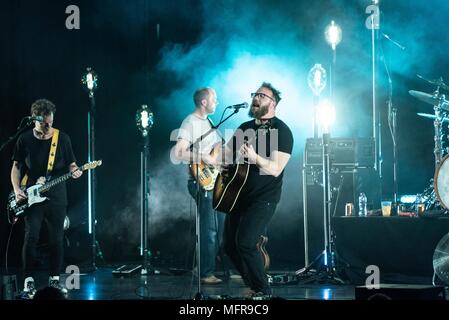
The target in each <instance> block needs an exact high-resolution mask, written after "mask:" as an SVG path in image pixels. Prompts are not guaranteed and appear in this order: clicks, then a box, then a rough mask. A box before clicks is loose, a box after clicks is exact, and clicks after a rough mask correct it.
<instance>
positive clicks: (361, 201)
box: [359, 192, 367, 217]
mask: <svg viewBox="0 0 449 320" xmlns="http://www.w3.org/2000/svg"><path fill="white" fill-rule="evenodd" d="M366 203H367V199H366V195H365V193H363V192H362V193H360V195H359V217H365V216H366V214H367V208H366Z"/></svg>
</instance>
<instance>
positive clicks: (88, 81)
mask: <svg viewBox="0 0 449 320" xmlns="http://www.w3.org/2000/svg"><path fill="white" fill-rule="evenodd" d="M86 71H87V73H86V74H85V75H84V76H83V77H82V78H81V83H82V84H83V85H84V86H85V87H86V89H87V91H89V95H90V96H92V95H93V92H94V91H95V89H97V85H98V77H97V73H96V72H95V71H94V70H92V68H90V67H89V68H87V69H86Z"/></svg>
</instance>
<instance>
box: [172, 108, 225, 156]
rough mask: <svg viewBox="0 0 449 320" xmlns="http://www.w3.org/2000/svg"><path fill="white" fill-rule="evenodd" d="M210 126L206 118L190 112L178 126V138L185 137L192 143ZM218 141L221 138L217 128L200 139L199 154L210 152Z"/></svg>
mask: <svg viewBox="0 0 449 320" xmlns="http://www.w3.org/2000/svg"><path fill="white" fill-rule="evenodd" d="M211 128H212V126H211V124H210V122H209V120H208V119H201V118H199V117H197V116H196V115H194V114H190V115H188V116H187V117H186V118H185V119H184V121H183V122H182V124H181V127H180V128H179V132H178V139H185V140H187V141H189V142H190V143H193V142H195V141H196V140H197V139H198V138H199V137H201V136H202V135H203V134H205V133H206V132H207V131H209V130H210V129H211ZM219 142H221V138H220V136H219V135H218V133H217V130H214V131H213V132H211V133H209V134H208V135H207V136H206V137H204V138H203V139H202V140H201V142H200V143H199V152H200V153H201V154H206V153H210V151H211V150H212V148H213V146H214V145H215V144H216V143H219ZM194 152H195V151H194Z"/></svg>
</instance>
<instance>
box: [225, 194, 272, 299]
mask: <svg viewBox="0 0 449 320" xmlns="http://www.w3.org/2000/svg"><path fill="white" fill-rule="evenodd" d="M275 210H276V203H274V202H266V201H256V202H253V203H251V204H248V205H245V206H244V207H241V208H236V209H234V210H233V211H232V212H231V213H230V214H228V215H227V216H226V219H225V227H224V250H225V252H226V254H227V255H228V256H229V257H230V258H231V260H232V262H233V264H234V266H235V268H236V269H237V271H238V272H239V273H240V275H241V276H242V278H243V281H244V282H245V284H246V285H248V286H249V287H250V288H251V289H252V290H254V291H255V292H263V293H265V294H270V293H271V290H270V287H269V285H268V278H267V274H266V273H265V269H264V262H263V257H262V255H261V254H260V252H259V251H258V250H257V242H258V241H259V238H260V236H261V235H263V234H265V230H266V228H267V226H268V224H269V222H270V220H271V218H272V217H273V215H274V212H275Z"/></svg>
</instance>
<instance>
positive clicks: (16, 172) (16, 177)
mask: <svg viewBox="0 0 449 320" xmlns="http://www.w3.org/2000/svg"><path fill="white" fill-rule="evenodd" d="M21 167H22V165H21V164H20V163H19V162H18V161H14V162H13V164H12V168H11V184H12V187H13V188H14V193H15V195H16V201H20V200H23V199H26V198H27V196H26V194H25V193H24V192H23V191H22V189H20V179H21V178H22V177H21V174H20V168H21Z"/></svg>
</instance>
